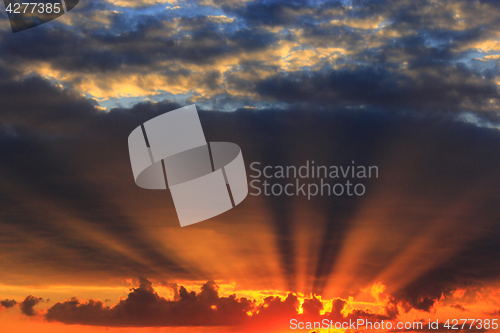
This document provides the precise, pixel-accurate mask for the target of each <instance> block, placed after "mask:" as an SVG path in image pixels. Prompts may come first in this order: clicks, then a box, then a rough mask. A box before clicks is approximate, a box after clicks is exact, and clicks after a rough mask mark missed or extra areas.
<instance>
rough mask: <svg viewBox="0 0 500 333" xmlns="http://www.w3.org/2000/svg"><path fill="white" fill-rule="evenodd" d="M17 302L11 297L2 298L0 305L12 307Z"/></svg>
mask: <svg viewBox="0 0 500 333" xmlns="http://www.w3.org/2000/svg"><path fill="white" fill-rule="evenodd" d="M16 304H17V302H16V301H15V300H13V299H4V300H3V301H1V302H0V306H3V307H4V308H7V309H8V308H12V307H13V306H15V305H16Z"/></svg>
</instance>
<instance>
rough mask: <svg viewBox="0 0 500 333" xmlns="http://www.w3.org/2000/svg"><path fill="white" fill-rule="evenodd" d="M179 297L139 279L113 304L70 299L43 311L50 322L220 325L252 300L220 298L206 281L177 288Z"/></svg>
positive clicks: (239, 315) (238, 316)
mask: <svg viewBox="0 0 500 333" xmlns="http://www.w3.org/2000/svg"><path fill="white" fill-rule="evenodd" d="M178 295H179V298H178V300H174V301H170V300H167V299H165V298H163V297H161V296H159V295H158V294H157V293H156V292H155V290H154V289H153V286H152V284H151V282H149V281H148V280H146V279H141V280H140V286H139V288H135V289H132V291H131V293H130V294H129V295H128V297H127V298H126V299H124V300H121V301H120V302H119V303H118V304H116V305H115V306H113V307H111V308H110V307H107V306H105V305H104V304H103V303H102V302H101V301H95V300H90V301H88V302H85V303H82V302H80V301H79V300H78V299H76V298H73V299H71V300H69V301H66V302H62V303H56V304H55V305H54V306H52V307H51V308H50V309H49V310H48V311H47V314H46V318H47V320H49V321H58V322H62V323H65V324H81V325H98V326H124V327H129V326H139V327H140V326H219V325H235V324H240V323H242V322H244V321H245V320H246V319H247V314H246V313H247V311H250V310H252V309H253V307H254V303H253V302H252V301H251V300H248V299H246V298H236V296H235V295H232V296H229V297H220V296H219V294H218V286H217V285H216V284H215V283H214V282H207V283H206V284H204V285H203V287H202V288H201V291H200V292H199V293H195V292H194V291H191V292H188V291H187V290H186V289H185V288H184V287H182V286H181V287H180V289H179V290H178Z"/></svg>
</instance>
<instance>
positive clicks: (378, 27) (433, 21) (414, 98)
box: [0, 0, 500, 111]
mask: <svg viewBox="0 0 500 333" xmlns="http://www.w3.org/2000/svg"><path fill="white" fill-rule="evenodd" d="M217 4H219V5H221V6H222V7H221V8H218V9H217V8H215V7H210V6H204V5H201V4H198V3H189V2H188V3H186V5H188V6H189V10H186V8H184V7H183V6H178V8H177V7H176V8H170V7H169V8H167V9H165V8H162V9H160V8H158V7H154V9H153V8H151V12H150V13H148V14H146V13H144V12H141V13H140V14H138V12H137V11H134V10H131V9H127V8H123V7H117V6H115V5H113V4H110V3H107V2H104V1H97V2H88V3H87V2H81V3H80V4H79V6H77V7H76V8H75V9H74V10H72V12H71V25H65V24H62V23H60V22H57V21H54V22H51V24H49V25H44V26H40V27H38V28H37V29H30V30H28V31H26V32H23V34H22V36H18V35H13V34H12V33H10V31H5V32H4V33H3V36H2V39H1V42H0V48H1V49H2V53H1V55H0V57H1V58H2V59H3V60H4V61H5V62H6V63H9V64H11V65H12V66H14V67H18V68H23V67H25V66H27V67H28V68H27V69H26V71H27V72H30V71H34V72H37V71H38V67H39V64H40V62H43V64H45V65H47V64H49V65H50V67H51V69H52V70H62V71H64V73H71V74H74V75H67V76H64V75H62V74H60V75H59V76H58V78H57V79H58V80H60V81H61V82H63V83H65V84H66V85H74V86H76V87H80V86H81V84H82V81H83V80H85V77H87V76H88V75H90V74H95V75H97V74H99V75H103V74H105V76H107V77H106V79H105V78H104V75H103V77H100V78H91V80H92V79H93V80H95V81H96V85H97V86H98V87H99V88H100V89H104V90H106V91H109V90H110V89H111V90H112V86H109V85H110V84H112V83H113V82H115V80H125V82H129V83H130V84H132V85H136V86H139V87H141V85H142V87H141V88H145V87H144V83H141V82H142V81H141V80H140V79H138V80H137V81H134V80H136V78H135V76H138V77H139V78H143V77H144V76H147V75H151V74H152V73H155V74H157V75H158V76H159V77H162V78H164V79H165V80H166V81H168V82H169V83H168V84H167V83H163V84H158V86H156V85H155V86H154V87H147V89H146V90H147V92H146V94H153V93H154V92H158V91H167V92H168V91H169V90H170V88H171V87H170V85H171V84H172V82H178V81H179V80H186V79H187V78H191V79H192V82H190V83H189V87H184V90H186V91H196V90H202V94H203V90H204V89H208V90H209V91H212V92H213V91H216V94H217V96H216V97H217V98H213V100H217V101H218V102H213V104H214V105H215V104H216V105H221V108H222V109H228V108H229V109H235V108H236V107H237V106H238V105H261V104H259V103H262V102H268V103H277V104H280V103H283V102H285V103H310V104H311V103H312V104H321V103H324V104H332V103H340V104H346V105H355V106H358V107H364V106H366V105H368V106H372V107H377V106H380V105H381V104H382V106H387V105H389V106H391V107H404V108H407V107H411V106H412V105H415V107H414V108H416V109H422V108H425V109H426V110H431V111H440V110H443V109H444V110H456V109H457V108H461V109H467V110H470V111H494V110H496V108H497V105H498V92H497V87H496V83H495V82H496V81H497V80H496V77H498V74H499V70H498V68H497V67H498V66H497V65H496V61H495V60H491V59H490V60H488V59H486V58H485V56H486V55H493V56H494V55H496V54H497V53H498V51H499V50H500V49H499V47H498V45H496V46H495V41H496V40H497V31H498V28H500V22H499V20H498V19H497V17H498V14H499V13H500V7H498V5H497V4H495V3H494V2H488V1H475V2H470V1H449V2H446V3H444V2H434V1H420V2H418V3H416V2H414V1H404V0H402V1H377V2H367V1H351V2H343V1H335V2H327V1H319V2H304V1H296V2H295V1H294V2H287V3H284V2H280V1H251V2H247V3H245V4H236V3H228V2H217ZM144 5H146V4H144ZM223 13H224V14H226V16H223V15H221V14H223ZM288 42H290V43H293V44H291V45H290V46H291V48H290V49H287V47H288V44H286V43H288ZM321 48H327V49H328V48H332V49H335V48H336V49H339V50H338V51H335V52H336V53H335V52H334V54H336V55H337V56H336V57H331V56H327V55H326V56H325V55H321V54H323V52H324V51H323V50H321ZM301 50H309V51H314V52H316V51H317V52H318V54H317V55H316V56H317V57H319V58H321V59H319V60H318V59H316V58H315V56H310V55H307V56H302V58H305V57H310V59H302V60H303V62H304V64H301V65H300V66H298V67H299V68H297V66H293V67H292V68H291V67H290V66H289V64H287V63H286V61H287V59H289V58H290V57H292V58H293V52H296V51H301ZM341 50H344V51H341ZM346 51H347V52H346ZM247 54H257V55H258V56H256V57H255V58H258V59H259V60H256V61H249V59H247V57H245V55H247ZM319 55H321V56H319ZM251 58H253V57H251ZM234 59H240V60H239V63H238V62H236V63H234ZM252 60H253V59H252ZM281 61H284V63H282V62H281ZM167 62H169V63H167ZM171 62H173V64H172V63H171ZM218 63H231V64H232V65H231V66H228V67H227V68H226V69H225V70H224V71H220V70H214V68H213V66H214V65H215V64H218ZM193 66H194V67H193ZM266 66H267V68H266ZM332 68H335V70H332ZM431 69H432V70H431ZM252 71H253V73H254V74H256V73H259V74H256V75H248V74H249V73H252ZM201 72H203V73H201ZM217 72H219V74H216V75H219V80H218V82H217V84H214V82H213V80H211V79H210V78H211V77H213V73H217ZM124 73H128V74H131V77H130V78H128V79H123V78H122V77H119V76H120V75H123V74H124ZM276 73H280V74H279V75H276ZM194 74H198V77H197V78H196V79H193V75H194ZM49 75H50V74H49ZM207 76H208V78H207ZM63 77H64V78H63ZM263 78H264V80H263ZM207 81H208V82H209V83H208V84H207ZM274 84H277V85H278V87H274V86H273V85H274ZM339 85H340V86H339ZM86 86H88V85H83V87H86ZM269 86H271V89H268V88H269ZM358 86H359V87H358ZM288 87H289V88H290V89H291V90H292V91H293V92H295V93H296V96H294V95H290V94H287V91H286V88H288ZM80 89H84V88H81V87H80ZM231 89H232V90H231ZM283 89H285V91H283ZM176 90H177V89H176ZM268 90H269V91H268ZM81 92H83V93H86V91H81ZM101 93H102V92H101ZM190 93H191V92H190ZM255 93H258V94H260V95H261V96H260V98H254V97H251V96H254V94H255ZM193 94H194V96H198V95H197V94H195V93H193ZM97 95H99V93H96V97H102V96H97ZM422 96H426V98H422ZM427 96H428V97H427ZM210 97H211V96H203V97H199V100H201V101H203V102H204V103H205V104H207V103H210ZM262 99H264V101H262ZM490 99H493V100H494V101H493V102H491V101H489V100H490Z"/></svg>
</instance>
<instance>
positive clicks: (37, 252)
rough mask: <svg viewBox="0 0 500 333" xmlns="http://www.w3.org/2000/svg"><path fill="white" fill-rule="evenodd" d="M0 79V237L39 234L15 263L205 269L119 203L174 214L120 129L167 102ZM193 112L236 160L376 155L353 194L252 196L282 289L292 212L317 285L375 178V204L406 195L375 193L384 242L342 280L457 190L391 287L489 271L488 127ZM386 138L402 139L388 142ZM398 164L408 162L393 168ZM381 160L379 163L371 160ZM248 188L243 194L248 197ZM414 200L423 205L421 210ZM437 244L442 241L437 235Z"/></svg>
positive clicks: (420, 292)
mask: <svg viewBox="0 0 500 333" xmlns="http://www.w3.org/2000/svg"><path fill="white" fill-rule="evenodd" d="M367 73H372V72H367ZM372 74H373V75H375V74H377V73H376V72H374V73H372ZM1 84H4V86H6V87H9V86H11V87H21V88H22V89H24V92H25V94H27V96H31V97H30V98H26V100H25V101H22V98H21V97H20V96H19V94H16V89H13V90H11V93H10V94H5V95H3V101H4V103H5V104H4V105H6V106H7V107H4V108H2V110H1V111H0V119H1V121H2V123H3V125H2V134H1V138H0V147H1V149H2V159H1V165H0V167H1V169H2V176H1V177H0V182H1V183H2V188H3V189H4V191H2V198H3V199H2V200H1V202H2V216H3V219H2V222H1V227H2V228H6V229H5V230H9V232H11V231H12V230H17V233H10V237H9V238H8V239H7V238H5V237H1V238H0V240H1V241H2V244H1V245H2V246H9V248H12V246H13V245H15V244H24V245H27V244H29V243H28V241H27V240H26V239H25V237H26V235H31V237H36V238H37V239H39V240H44V241H48V242H49V243H50V244H51V246H41V245H37V247H35V248H33V249H34V250H32V251H26V248H28V247H25V246H22V247H19V248H18V249H19V250H16V251H14V253H13V254H14V256H15V257H16V258H18V260H17V262H18V263H19V264H21V263H26V264H27V265H28V266H29V263H37V265H35V266H33V267H30V269H36V266H38V265H39V264H40V263H47V264H48V266H50V267H52V269H55V270H61V271H65V272H66V273H68V274H76V273H77V272H81V271H82V270H84V271H88V272H96V271H98V272H106V273H108V274H118V275H120V276H127V275H129V274H130V272H131V271H133V272H136V273H138V272H140V273H141V274H150V275H151V276H162V275H167V276H176V277H179V276H184V277H190V278H193V277H195V276H197V277H199V276H209V275H210V272H199V271H198V270H197V269H196V268H195V267H192V265H191V264H190V263H182V262H180V260H179V259H178V258H177V256H176V255H175V252H173V251H170V250H168V251H165V249H164V248H165V247H164V246H163V245H161V244H156V243H155V242H153V241H152V240H151V239H150V238H149V237H148V236H147V233H145V231H144V228H145V227H146V226H143V227H140V224H139V223H138V222H137V221H136V220H135V218H134V217H132V216H131V215H130V213H131V212H134V213H133V214H132V215H135V216H137V214H139V213H138V212H140V211H150V210H151V209H158V210H159V211H161V212H162V216H163V218H164V219H165V220H164V221H163V222H164V223H166V225H169V226H175V227H177V220H176V216H175V212H174V211H173V205H172V203H171V202H170V201H167V202H165V199H167V200H170V199H169V197H168V196H163V195H158V193H159V192H155V191H142V190H140V189H138V188H136V187H135V184H134V182H133V179H132V177H131V174H130V165H129V159H128V152H127V147H126V141H127V136H128V134H129V132H130V131H131V130H132V129H133V128H135V127H136V126H138V125H140V124H141V123H143V122H144V121H145V120H147V119H151V118H153V117H154V116H155V115H158V114H161V113H163V112H166V111H169V110H172V109H175V108H177V107H179V105H178V104H175V103H169V102H163V103H154V104H152V103H142V104H138V105H136V106H134V107H133V108H131V109H127V108H122V109H113V110H112V111H111V112H109V113H102V112H98V111H97V110H96V109H95V108H94V104H93V102H92V101H91V100H87V99H84V98H82V97H79V96H78V95H77V94H76V93H74V92H72V91H71V90H65V89H59V88H55V87H53V86H51V85H50V84H49V83H47V81H45V80H43V79H40V78H37V77H32V78H30V79H25V80H24V81H22V80H16V79H15V76H8V75H4V80H3V81H2V83H1ZM9 98H11V99H12V100H13V101H9ZM422 98H423V97H422ZM47 101H51V102H47ZM17 103H26V104H25V105H26V106H25V108H24V110H19V112H17V111H16V110H17V109H16V105H17ZM65 104H66V105H68V106H69V107H68V108H67V109H65V108H64V107H63V105H65ZM32 105H37V106H38V107H37V108H36V109H35V107H34V106H32ZM73 109H75V110H80V111H77V112H75V111H74V110H73ZM20 112H23V113H22V114H21V113H20ZM73 112H75V113H76V115H75V114H73ZM40 115H43V116H40ZM200 117H201V120H202V123H203V127H204V131H205V133H206V136H207V140H209V141H230V142H235V143H237V144H238V145H240V147H242V150H243V151H244V153H245V161H248V162H250V161H261V163H264V164H269V165H289V164H292V165H297V166H300V165H302V164H303V163H304V162H305V161H306V160H314V161H316V163H317V164H318V165H319V164H324V165H331V164H337V165H349V164H350V163H351V161H352V160H355V161H356V163H358V164H360V165H379V167H380V174H381V176H380V179H379V180H372V181H370V182H368V183H367V184H366V185H367V188H368V192H367V196H366V197H363V198H357V197H339V198H331V197H322V198H320V197H318V198H315V200H312V201H310V202H309V201H307V200H305V199H303V198H289V197H282V198H274V197H262V198H261V199H262V200H263V201H264V203H265V205H266V206H267V207H268V209H269V212H270V213H271V216H272V218H271V219H270V223H271V226H272V228H273V231H274V238H275V242H276V246H277V249H278V254H279V258H280V263H281V269H282V272H283V276H284V279H285V281H287V283H288V286H287V287H288V288H289V289H290V290H294V289H295V288H296V280H297V274H298V273H297V268H296V266H297V252H296V240H295V236H296V235H295V231H294V230H296V227H297V226H298V225H299V224H304V225H306V226H308V227H309V228H320V230H322V233H321V234H322V235H323V236H322V238H321V239H316V240H315V242H314V243H315V244H318V249H319V252H318V253H317V255H316V254H314V255H313V253H314V252H311V253H312V254H311V257H310V263H308V266H309V267H308V270H307V271H308V275H309V276H308V279H309V281H310V285H309V287H308V288H310V291H314V292H316V293H318V294H321V293H322V292H323V291H324V288H325V286H326V285H327V283H328V280H329V278H330V277H331V273H332V271H333V268H334V267H335V265H336V264H337V259H338V256H339V254H340V250H341V248H342V246H343V245H345V243H344V241H345V237H346V235H347V232H348V231H349V230H350V229H351V228H352V227H353V223H354V219H355V217H356V215H357V213H358V212H359V211H360V210H362V208H363V207H364V203H365V202H367V201H370V200H376V198H377V197H378V193H379V192H378V191H377V189H380V190H381V193H385V195H386V196H384V197H383V198H385V200H386V202H381V203H380V205H382V206H384V205H388V204H389V203H391V202H392V201H394V200H396V199H395V198H398V200H403V202H405V203H406V204H402V205H401V206H397V207H391V206H390V205H389V206H387V207H388V208H387V209H388V215H389V216H391V219H390V220H389V221H387V222H384V223H385V224H382V225H380V227H381V228H387V236H386V235H385V233H382V234H380V235H377V236H376V235H373V237H374V238H373V239H374V241H375V244H377V243H376V242H380V243H381V244H392V245H391V246H390V247H389V248H388V249H385V246H373V248H370V254H369V255H368V257H367V258H365V259H363V262H361V263H360V268H359V269H360V271H359V272H358V273H359V274H357V275H356V277H351V283H352V285H350V286H349V289H350V290H351V292H352V290H357V288H360V287H362V286H364V284H365V283H369V282H370V281H371V279H374V278H376V277H377V276H378V274H380V273H381V272H382V271H383V270H384V269H386V268H387V266H388V265H389V264H390V263H391V261H392V260H394V259H395V258H396V257H397V255H398V253H400V252H401V251H403V250H404V249H405V248H406V245H407V244H409V243H412V242H414V241H417V240H418V237H420V236H423V234H421V232H422V231H423V230H426V229H427V228H431V227H432V226H433V225H434V223H435V221H436V219H439V218H440V216H442V215H443V214H447V213H448V209H449V208H448V207H450V206H452V205H453V203H454V202H459V200H461V199H463V196H467V195H470V196H471V197H472V198H474V200H472V199H471V202H470V203H469V206H467V209H466V210H465V211H464V212H461V213H459V214H458V215H457V216H455V217H453V218H450V220H449V221H448V222H447V224H445V225H444V226H443V230H445V231H446V232H447V233H448V238H450V237H451V238H450V239H456V240H457V241H456V242H455V243H456V244H459V246H458V248H457V249H454V250H453V249H450V250H449V251H451V252H449V253H450V254H449V255H448V256H447V257H443V259H442V261H441V262H439V265H437V266H435V267H432V268H431V269H428V270H426V271H424V272H422V273H421V274H420V275H418V276H416V277H415V278H414V279H413V280H412V281H409V283H408V284H406V285H402V286H401V288H400V289H399V290H396V291H394V295H395V297H396V299H397V301H398V302H400V303H401V304H408V305H409V306H412V307H414V308H417V309H421V310H430V308H431V307H432V306H433V304H434V302H435V300H436V299H438V298H439V297H440V296H441V295H442V294H443V293H447V292H451V291H453V290H454V289H456V288H458V287H462V286H467V285H474V284H477V283H482V282H483V281H491V280H494V279H495V278H496V277H498V275H499V274H500V271H498V267H500V257H499V256H498V255H497V254H498V253H500V251H498V242H497V237H498V236H499V235H500V230H499V228H498V226H497V225H496V224H495V223H496V221H497V220H498V211H497V209H496V208H495V204H496V201H495V200H496V198H498V195H499V194H500V193H498V189H499V188H500V187H499V186H498V179H500V177H499V175H498V170H500V168H499V166H500V160H499V158H498V157H497V155H496V154H493V153H492V152H495V151H499V150H500V136H499V134H498V132H497V130H496V129H489V128H480V127H477V126H476V125H474V124H467V123H464V122H463V121H458V120H457V118H456V117H455V116H452V115H449V114H444V113H443V114H441V115H431V114H419V113H412V112H407V113H397V112H389V111H384V112H383V111H369V110H364V111H360V110H358V111H353V110H350V109H345V110H341V109H337V110H336V111H335V112H329V111H327V110H323V111H312V110H310V111H304V110H288V111H277V110H267V111H266V110H262V111H249V110H239V111H236V112H234V113H223V112H213V111H212V112H203V111H201V112H200ZM225 129H227V130H225ZM398 144H400V145H402V146H403V147H404V149H402V148H401V149H397V145H398ZM394 145H396V148H395V147H394ZM412 168H416V169H415V170H413V171H412V172H407V171H405V170H409V169H412ZM388 169H389V170H391V171H384V170H388ZM396 180H397V181H396ZM370 183H373V184H372V185H370ZM162 193H165V192H162ZM253 200H256V199H255V198H253V197H249V198H248V199H247V201H248V202H249V204H251V203H252V202H253ZM297 204H304V205H306V206H308V207H311V208H312V209H314V211H316V212H317V213H318V214H321V215H323V216H324V219H322V220H321V222H320V221H314V220H311V221H297V220H296V219H295V218H294V217H295V215H294V213H293V212H294V208H295V207H297ZM50 207H54V208H55V207H57V209H54V208H50ZM58 212H63V213H64V214H66V216H65V217H64V216H60V215H58V214H57V213H58ZM419 212H426V213H425V215H424V216H422V215H421V213H419ZM68 218H73V219H77V220H79V221H82V223H84V226H85V227H91V228H92V229H91V230H95V231H98V232H99V233H102V235H103V237H112V238H113V239H115V240H116V241H117V242H119V243H120V244H126V247H127V248H128V249H130V251H131V252H132V253H134V254H136V255H138V256H139V257H138V258H133V257H130V256H128V255H126V254H125V253H123V252H119V251H117V250H116V248H113V247H107V246H104V245H103V244H101V243H99V242H97V241H96V240H95V239H93V238H87V237H86V236H84V235H81V233H80V232H75V230H74V229H72V227H73V223H70V224H68V222H67V219H68ZM163 222H162V223H163ZM204 223H205V222H204ZM206 223H209V222H206ZM63 226H64V227H63ZM146 229H147V228H146ZM382 230H386V229H382ZM392 230H398V233H399V236H398V239H397V240H393V239H392V238H390V237H391V236H390V235H391V231H392ZM486 230H487V232H485V231H486ZM16 235H18V236H19V237H18V236H16ZM22 235H23V236H22ZM21 236H22V237H21ZM469 236H470V237H471V238H468V237H469ZM385 237H387V239H386V238H385ZM453 237H455V238H453ZM464 237H465V238H464ZM431 245H432V246H431V247H430V248H429V251H430V252H432V251H440V249H441V245H440V243H439V242H438V241H436V242H435V243H432V244H431ZM33 246H35V245H33ZM443 246H444V249H446V248H447V247H449V246H451V245H450V244H446V245H443ZM159 249H163V250H161V251H160V250H159ZM447 251H448V250H447ZM3 274H6V272H3ZM215 278H217V277H215ZM218 278H221V277H218ZM386 282H387V284H388V285H389V284H390V283H391V281H386ZM343 296H347V295H343Z"/></svg>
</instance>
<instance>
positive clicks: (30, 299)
mask: <svg viewBox="0 0 500 333" xmlns="http://www.w3.org/2000/svg"><path fill="white" fill-rule="evenodd" d="M40 302H43V298H41V297H35V296H32V295H30V296H27V297H26V298H25V299H24V301H22V302H21V303H19V308H20V309H21V312H22V313H23V314H25V315H27V316H30V317H32V316H34V315H35V314H36V313H35V309H34V307H35V306H36V305H38V304H39V303H40Z"/></svg>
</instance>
